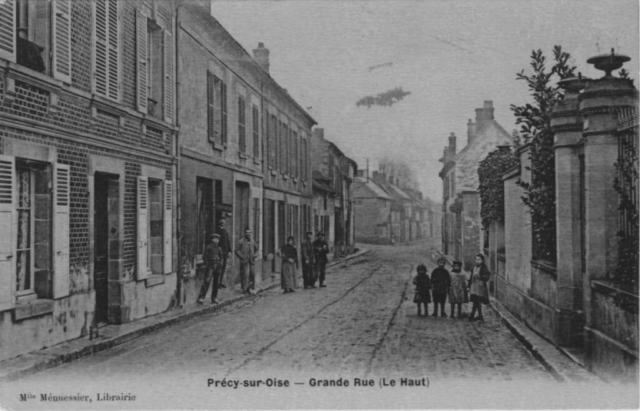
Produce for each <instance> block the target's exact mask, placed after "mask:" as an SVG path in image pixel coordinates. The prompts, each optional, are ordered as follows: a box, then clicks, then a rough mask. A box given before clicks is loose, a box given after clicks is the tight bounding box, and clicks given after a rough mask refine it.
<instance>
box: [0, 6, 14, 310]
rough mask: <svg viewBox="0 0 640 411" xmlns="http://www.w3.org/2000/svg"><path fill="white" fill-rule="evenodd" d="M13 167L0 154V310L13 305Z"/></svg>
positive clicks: (12, 164)
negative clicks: (0, 233)
mask: <svg viewBox="0 0 640 411" xmlns="http://www.w3.org/2000/svg"><path fill="white" fill-rule="evenodd" d="M0 10H2V6H0ZM15 169H16V167H15V158H14V157H11V156H4V155H0V227H2V235H0V310H3V309H6V308H11V307H13V305H14V301H15V299H14V290H15V289H16V286H15V283H14V281H13V280H14V277H15V260H16V257H15V255H16V252H15V251H16V250H15V246H16V241H17V239H16V238H15V237H16V226H15V224H16V220H15V218H14V213H15V206H16V204H15V196H14V194H13V192H14V188H15V187H14V185H15V183H14V182H15Z"/></svg>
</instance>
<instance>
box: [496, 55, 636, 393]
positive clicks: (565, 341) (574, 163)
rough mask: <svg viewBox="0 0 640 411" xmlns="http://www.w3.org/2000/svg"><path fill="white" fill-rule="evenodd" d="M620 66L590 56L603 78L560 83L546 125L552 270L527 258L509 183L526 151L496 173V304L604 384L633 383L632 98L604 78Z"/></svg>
mask: <svg viewBox="0 0 640 411" xmlns="http://www.w3.org/2000/svg"><path fill="white" fill-rule="evenodd" d="M627 60H628V57H625V56H616V55H614V54H613V53H612V54H611V55H604V56H597V57H594V58H592V59H589V60H588V62H590V63H593V64H594V65H595V66H596V68H597V69H600V70H604V71H605V73H606V74H605V76H604V77H602V78H600V79H597V80H588V79H582V78H573V79H566V80H563V81H562V82H561V83H560V84H561V86H562V87H563V88H564V89H565V90H566V94H565V98H564V100H563V101H561V102H559V103H558V105H557V106H556V107H555V109H554V111H553V113H552V122H551V126H552V130H553V132H554V134H555V136H554V137H555V146H554V149H555V167H556V168H555V178H556V251H557V253H556V261H557V262H556V263H555V264H553V263H549V262H543V261H538V260H537V259H536V258H535V256H534V255H533V253H532V248H533V247H532V242H533V241H532V232H531V223H530V217H529V211H528V210H527V209H525V207H524V206H523V205H522V203H521V201H520V197H521V196H522V195H523V192H522V189H521V188H520V187H518V186H516V185H515V181H516V180H517V179H522V180H523V181H531V170H530V169H529V167H530V165H531V162H530V159H529V155H528V153H527V152H528V150H529V147H528V146H524V147H523V148H521V149H520V150H519V151H518V152H517V154H518V155H519V156H520V158H521V163H522V164H521V166H519V167H516V168H515V169H513V170H510V171H508V172H506V173H505V174H504V176H503V180H504V190H505V210H506V212H505V222H504V241H503V247H504V250H505V252H504V257H503V258H502V259H501V261H502V262H500V261H499V264H498V270H497V274H498V275H497V276H496V279H497V288H496V298H497V299H498V300H500V302H502V303H503V304H504V305H505V306H506V307H507V308H508V309H509V310H510V311H511V312H513V313H514V314H515V315H516V316H517V317H519V318H520V319H522V320H523V321H525V322H526V324H527V325H528V326H529V327H531V328H533V329H534V330H535V331H537V332H538V333H539V334H541V335H543V336H544V337H545V338H547V339H548V340H550V341H552V342H553V343H555V344H556V345H557V346H559V347H560V348H561V349H562V350H564V351H565V352H567V353H569V354H570V355H572V356H574V357H576V358H577V359H578V360H579V361H582V362H583V364H584V365H585V366H586V367H588V368H589V369H590V370H592V371H594V372H595V373H597V374H598V375H600V376H601V377H603V378H604V379H606V380H611V381H614V380H615V381H620V380H622V381H629V380H631V381H636V382H637V380H638V250H637V241H638V240H637V237H638V220H637V217H636V218H635V219H634V218H633V217H632V216H633V215H635V216H637V215H638V160H637V159H638V157H637V150H638V143H637V142H638V99H637V98H638V93H637V90H636V89H635V87H634V86H633V82H632V81H631V80H628V79H624V78H617V77H613V76H612V75H611V71H612V70H617V69H618V68H620V67H621V66H622V63H623V62H624V61H627ZM621 165H623V166H624V167H625V169H622V168H621ZM616 185H619V187H618V189H616ZM623 194H624V196H623ZM623 197H624V198H623ZM623 200H624V201H623ZM625 236H626V237H625ZM634 241H635V244H636V245H635V247H634V249H631V250H630V249H628V248H627V247H626V243H631V244H633V242H634ZM498 246H499V244H497V245H492V247H494V248H495V247H498ZM625 273H626V274H627V275H623V274H625Z"/></svg>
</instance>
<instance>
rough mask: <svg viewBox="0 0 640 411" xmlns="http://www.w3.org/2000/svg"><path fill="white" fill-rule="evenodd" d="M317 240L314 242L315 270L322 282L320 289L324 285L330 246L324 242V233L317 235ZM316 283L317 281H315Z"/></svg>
mask: <svg viewBox="0 0 640 411" xmlns="http://www.w3.org/2000/svg"><path fill="white" fill-rule="evenodd" d="M316 237H318V238H317V240H316V241H314V242H313V255H314V258H315V269H316V273H317V275H318V277H319V280H320V287H326V285H324V276H325V270H326V268H327V263H328V262H329V260H328V259H327V254H329V245H328V244H327V242H326V241H324V233H323V232H322V231H320V232H318V234H316ZM314 283H315V281H314Z"/></svg>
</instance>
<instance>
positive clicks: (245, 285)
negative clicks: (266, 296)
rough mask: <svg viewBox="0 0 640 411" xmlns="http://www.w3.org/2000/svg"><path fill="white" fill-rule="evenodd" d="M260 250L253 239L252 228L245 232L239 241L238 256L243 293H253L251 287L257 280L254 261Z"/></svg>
mask: <svg viewBox="0 0 640 411" xmlns="http://www.w3.org/2000/svg"><path fill="white" fill-rule="evenodd" d="M257 252H258V245H257V244H256V243H255V242H254V241H253V240H252V239H251V230H249V229H247V230H246V231H245V232H244V238H242V239H240V241H238V245H237V246H236V256H237V257H238V258H239V259H240V284H241V287H242V294H249V293H251V287H252V286H253V285H254V281H255V275H256V274H255V271H254V268H253V262H254V260H255V258H256V253H257Z"/></svg>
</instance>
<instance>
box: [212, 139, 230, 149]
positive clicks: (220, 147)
mask: <svg viewBox="0 0 640 411" xmlns="http://www.w3.org/2000/svg"><path fill="white" fill-rule="evenodd" d="M211 144H212V145H213V149H214V150H218V151H224V150H226V149H227V146H226V145H224V144H221V143H217V142H215V141H214V142H213V143H211Z"/></svg>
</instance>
